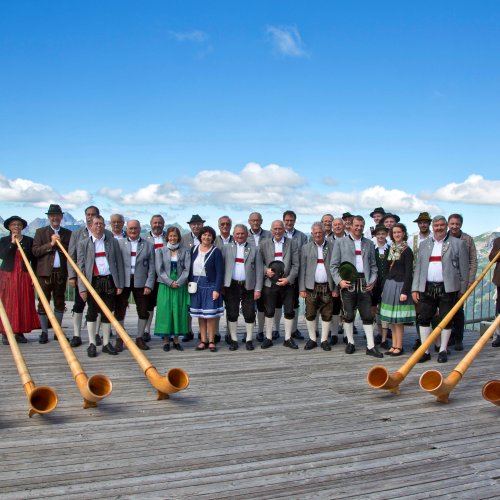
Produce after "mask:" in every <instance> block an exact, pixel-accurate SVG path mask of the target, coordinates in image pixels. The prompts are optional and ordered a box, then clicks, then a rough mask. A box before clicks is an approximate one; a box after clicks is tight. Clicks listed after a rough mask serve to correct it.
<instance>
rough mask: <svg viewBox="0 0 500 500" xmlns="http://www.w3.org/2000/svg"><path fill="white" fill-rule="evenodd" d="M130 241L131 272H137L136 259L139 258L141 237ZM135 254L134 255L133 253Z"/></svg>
mask: <svg viewBox="0 0 500 500" xmlns="http://www.w3.org/2000/svg"><path fill="white" fill-rule="evenodd" d="M128 241H130V274H132V275H133V274H134V273H135V261H136V259H137V243H139V238H137V239H136V240H131V239H129V240H128ZM132 254H134V255H132Z"/></svg>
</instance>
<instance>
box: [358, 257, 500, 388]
mask: <svg viewBox="0 0 500 500" xmlns="http://www.w3.org/2000/svg"><path fill="white" fill-rule="evenodd" d="M499 258H500V252H498V253H497V254H496V255H495V258H494V259H493V260H492V261H491V262H490V263H489V264H488V266H487V267H486V268H485V269H484V270H483V272H482V273H481V274H480V275H479V276H478V277H477V279H476V280H475V281H474V283H472V285H471V286H470V287H469V289H468V290H467V291H466V292H465V293H464V294H463V295H462V297H460V299H459V300H458V301H457V303H456V304H455V305H454V306H453V308H452V309H451V311H450V312H449V313H448V314H447V315H446V316H445V317H444V318H443V319H442V320H441V321H440V323H439V324H438V325H437V326H436V328H434V330H433V331H432V332H431V333H430V335H429V337H427V339H426V340H425V342H422V345H421V346H420V347H419V348H418V349H417V350H416V351H415V352H414V353H413V354H412V355H411V356H410V357H409V358H408V360H407V361H406V363H404V364H403V365H402V366H401V368H399V370H397V371H396V372H394V374H392V375H390V374H389V371H388V370H387V368H386V367H385V366H374V367H373V368H372V369H371V370H370V371H369V372H368V377H367V380H368V385H370V387H373V388H374V389H386V390H388V391H389V392H393V393H395V394H399V393H400V390H399V385H400V384H401V382H402V381H403V380H404V379H405V378H406V376H407V375H408V373H410V371H411V370H412V368H413V367H414V366H415V365H416V364H417V363H418V360H419V359H420V358H421V357H422V355H423V354H424V353H425V351H426V350H427V349H429V347H430V346H431V345H432V343H433V342H434V341H435V340H436V339H437V338H438V336H439V335H440V334H441V332H442V330H443V328H444V327H445V326H446V324H447V323H448V322H449V321H450V320H451V319H452V318H453V316H454V315H455V313H456V312H457V311H458V310H459V309H460V307H461V306H462V304H463V303H464V302H465V301H466V300H467V298H468V297H469V295H470V294H471V293H472V291H473V290H474V288H476V286H477V285H478V284H479V282H480V281H481V280H482V279H483V278H484V277H485V276H486V273H487V272H488V271H489V270H490V269H491V267H492V266H493V264H494V263H495V262H496V261H497V260H498V259H499Z"/></svg>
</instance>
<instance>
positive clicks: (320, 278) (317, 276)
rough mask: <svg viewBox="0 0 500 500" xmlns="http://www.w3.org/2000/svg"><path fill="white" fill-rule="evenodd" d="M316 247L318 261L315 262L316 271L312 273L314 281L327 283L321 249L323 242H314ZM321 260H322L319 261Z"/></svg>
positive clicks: (323, 246)
mask: <svg viewBox="0 0 500 500" xmlns="http://www.w3.org/2000/svg"><path fill="white" fill-rule="evenodd" d="M315 245H316V249H317V250H318V261H317V263H316V272H315V273H314V281H315V282H316V283H327V282H328V275H327V274H326V268H325V257H324V254H323V249H324V248H325V242H323V244H322V245H318V244H316V243H315ZM320 260H322V261H323V262H319V261H320Z"/></svg>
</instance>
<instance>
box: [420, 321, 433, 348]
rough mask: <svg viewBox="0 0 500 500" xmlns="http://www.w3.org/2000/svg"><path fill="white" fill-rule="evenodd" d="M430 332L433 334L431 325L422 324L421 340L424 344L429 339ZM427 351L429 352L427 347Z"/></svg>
mask: <svg viewBox="0 0 500 500" xmlns="http://www.w3.org/2000/svg"><path fill="white" fill-rule="evenodd" d="M430 334H431V327H430V326H420V341H421V342H422V344H423V343H424V342H425V341H426V340H427V338H428V337H429V335H430ZM425 352H426V353H428V352H429V349H427V350H426V351H425Z"/></svg>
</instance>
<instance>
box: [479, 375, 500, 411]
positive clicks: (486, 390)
mask: <svg viewBox="0 0 500 500" xmlns="http://www.w3.org/2000/svg"><path fill="white" fill-rule="evenodd" d="M482 394H483V398H484V399H486V401H489V402H490V403H493V404H494V405H497V406H500V380H490V381H489V382H486V384H484V386H483V391H482Z"/></svg>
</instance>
